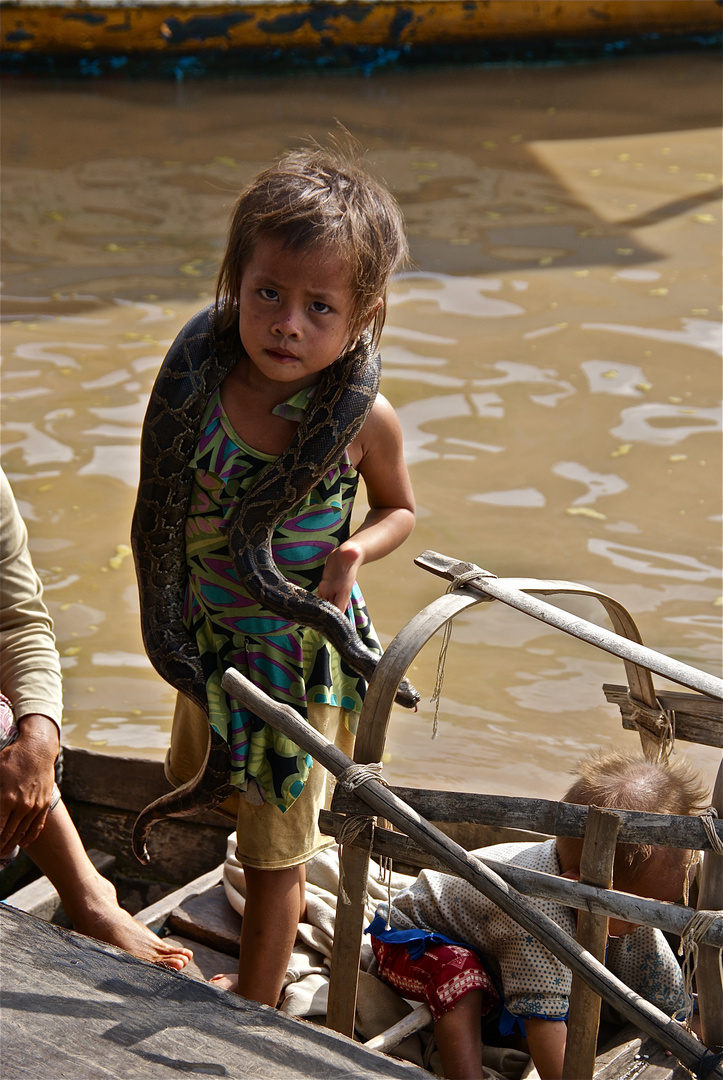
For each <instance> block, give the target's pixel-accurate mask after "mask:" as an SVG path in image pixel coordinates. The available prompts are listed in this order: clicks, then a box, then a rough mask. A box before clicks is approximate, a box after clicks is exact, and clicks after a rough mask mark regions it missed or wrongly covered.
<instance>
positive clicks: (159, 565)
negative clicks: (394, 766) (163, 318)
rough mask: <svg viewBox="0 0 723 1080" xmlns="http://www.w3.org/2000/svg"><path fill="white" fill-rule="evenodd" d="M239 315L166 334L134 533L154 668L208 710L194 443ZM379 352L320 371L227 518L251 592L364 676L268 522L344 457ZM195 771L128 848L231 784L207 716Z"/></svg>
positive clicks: (359, 659)
mask: <svg viewBox="0 0 723 1080" xmlns="http://www.w3.org/2000/svg"><path fill="white" fill-rule="evenodd" d="M240 350H241V346H240V343H239V338H238V331H237V329H236V327H235V326H232V327H231V328H230V329H229V330H226V331H221V330H220V329H219V327H218V319H217V316H216V313H215V311H214V308H213V307H208V308H205V309H204V310H203V311H201V312H199V313H198V314H197V315H195V316H194V317H193V318H192V319H191V320H190V322H188V323H187V324H186V326H185V327H184V329H183V330H182V331H181V333H180V334H179V335H178V337H177V338H176V340H175V341H174V343H173V345H172V346H171V348H170V350H169V352H168V355H167V356H166V359H165V360H164V362H163V365H162V367H161V370H160V372H159V374H158V378H157V379H156V383H155V385H154V387H153V391H152V394H151V398H150V402H149V405H148V411H147V413H146V418H145V422H144V426H143V436H142V439H141V479H140V486H139V489H138V499H137V502H136V508H135V513H134V515H133V525H132V530H131V542H132V545H133V555H134V558H135V563H136V573H137V576H138V587H139V592H140V602H141V625H142V632H143V641H144V644H145V647H146V652H147V653H148V656H149V658H150V660H151V663H152V664H153V666H154V667H155V669H156V671H157V672H158V673H159V674H160V675H161V676H162V677H163V678H164V679H165V680H166V681H167V682H169V683H170V684H171V685H172V686H174V687H175V688H176V690H180V691H181V692H182V693H184V694H186V695H187V696H188V697H190V698H191V699H192V700H193V701H195V702H196V704H198V705H199V706H200V707H201V708H202V709H203V710H204V712H206V714H208V704H207V700H206V680H205V677H204V673H203V670H202V667H201V661H200V657H199V653H198V649H197V646H196V642H195V640H194V638H193V636H192V635H191V634H190V633H189V631H188V629H187V628H186V625H185V623H184V620H183V605H184V596H185V590H186V548H185V520H186V513H187V508H188V502H189V498H190V495H191V487H192V483H193V473H192V470H191V469H190V468H189V466H188V462H189V461H190V459H191V456H192V454H193V452H194V450H195V448H196V444H197V441H198V436H199V430H200V425H201V420H202V418H203V414H204V411H205V409H206V404H207V402H208V399H209V396H210V395H211V394H212V393H213V391H214V390H215V389H216V387H217V386H218V385H219V384H220V383H221V381H222V379H223V378H224V376H225V375H226V374H228V372H229V371H231V369H232V368H233V366H234V365H235V364H236V363H237V361H238V360H239V358H240V357H241V355H242V353H241V351H240ZM379 378H380V361H379V357H378V356H373V355H372V354H371V350H370V349H369V348H368V347H366V346H364V345H363V344H360V345H357V346H356V347H355V348H354V349H352V350H351V351H350V352H348V353H346V354H345V355H344V356H342V357H340V359H339V360H337V361H336V363H334V364H332V366H331V367H329V368H327V369H326V370H325V371H324V372H323V373H322V376H321V379H320V381H319V384H318V387H317V390H316V393H315V395H314V397H313V399H312V401H311V403H310V405H309V408H308V409H307V411H306V414H305V416H304V419H303V420H302V421H301V423H300V424H299V427H298V429H297V432H296V435H295V437H294V439H293V441H292V443H291V445H290V446H289V447H288V449H287V450H286V451H285V452H284V453H283V454H281V455H280V456H279V457H278V458H277V459H276V461H275V462H274V463H273V464H272V465H270V466H269V468H268V469H267V470H266V471H265V472H264V473H262V474H261V476H260V477H259V478H258V480H257V481H256V483H255V484H254V485H253V487H252V488H251V489H250V490H249V491H248V492H247V493H246V495H245V497H244V498H242V499H241V500H240V502H239V506H238V508H237V509H236V511H235V514H234V517H233V519H232V521H231V525H230V529H229V547H230V549H231V552H232V555H233V557H234V563H235V567H236V571H237V573H238V575H239V578H240V580H241V581H243V583H244V586H245V588H246V589H247V591H248V592H249V593H250V595H251V596H252V597H253V599H254V600H256V601H257V602H258V603H260V604H263V606H264V607H265V608H267V609H268V610H269V611H272V612H274V613H275V614H278V615H282V616H285V617H287V618H289V619H290V620H292V621H293V622H296V623H298V624H300V625H304V626H311V627H313V628H314V629H316V630H319V631H320V633H322V634H323V635H324V636H325V637H326V638H327V639H328V640H329V641H330V642H331V643H332V645H334V647H335V648H336V649H337V650H338V651H339V652H340V653H341V655H342V656H343V657H344V659H345V660H346V661H347V662H348V664H349V665H350V666H351V667H352V669H353V670H354V671H356V672H358V673H359V674H361V675H363V676H364V677H365V678H367V679H369V678H370V677H371V675H372V673H373V672H374V669H375V667H376V664H377V662H378V659H379V658H378V657H377V656H375V654H374V653H372V652H370V651H369V650H368V649H367V648H366V647H365V646H364V645H363V644H362V642H361V641H360V640H359V637H358V636H357V634H356V631H355V630H354V628H353V626H352V624H351V623H350V621H349V620H348V619H347V618H346V616H345V615H343V614H342V612H340V611H339V610H338V609H337V608H336V607H334V605H333V604H330V603H328V602H327V601H325V600H321V599H320V598H319V597H318V596H315V595H314V594H313V593H310V592H308V591H307V590H306V589H302V588H300V587H299V586H297V585H294V584H293V583H292V582H290V581H287V579H286V578H284V577H283V575H281V574H280V573H279V571H278V570H277V568H276V565H275V564H274V560H273V556H272V552H271V539H272V535H273V531H274V528H275V527H276V525H277V524H279V523H280V522H281V521H283V520H285V518H286V517H287V516H288V513H289V512H290V511H291V510H292V509H293V508H294V507H295V506H296V505H297V504H298V503H299V502H300V501H301V499H303V498H304V496H305V495H306V494H308V492H309V491H311V490H312V488H314V487H315V486H316V484H317V483H318V482H319V481H320V480H321V478H322V477H323V476H324V475H325V473H326V472H327V471H328V470H329V469H330V468H331V467H332V466H333V465H334V464H335V463H336V462H338V461H339V459H340V457H341V455H342V454H343V452H344V450H345V448H346V447H347V446H348V445H349V444H350V443H351V442H352V440H353V439H354V438H355V437H356V435H357V434H358V432H359V431H360V429H361V427H362V425H363V423H364V421H365V420H366V418H367V416H368V414H369V411H370V409H371V407H372V405H373V403H374V398H375V397H376V393H377V389H378V387H379ZM397 700H398V701H399V702H400V703H401V704H403V705H406V706H408V707H410V708H411V707H413V706H414V705H415V704H416V703H417V701H418V700H419V694H418V693H417V691H416V690H415V689H414V687H413V686H411V684H410V683H408V682H407V680H406V679H405V680H403V681H402V683H400V686H399V691H398V694H397ZM210 736H211V737H210V740H209V746H208V752H207V754H206V760H205V761H204V764H203V765H202V767H201V769H200V770H199V772H198V774H197V775H196V776H195V777H194V778H193V779H192V780H190V781H189V782H188V783H186V784H183V785H182V786H181V787H179V788H177V789H176V790H175V791H172V792H169V793H168V794H167V795H163V796H162V797H161V798H159V799H156V800H155V801H154V802H152V803H150V805H149V806H147V807H146V808H145V810H143V811H142V812H141V813H140V814H139V816H138V818H137V820H136V823H135V825H134V827H133V851H134V852H135V854H136V856H137V858H138V859H139V860H140V861H141V862H149V861H150V859H149V855H148V851H147V848H146V840H147V837H148V832H149V830H150V828H151V826H152V825H153V823H154V822H155V821H158V820H159V819H160V818H163V817H185V816H187V815H189V814H195V813H198V812H200V811H201V810H209V809H213V807H214V806H217V805H218V804H219V803H220V802H222V801H223V800H224V799H226V798H227V797H228V796H229V795H230V794H231V793H232V792H233V791H234V790H235V789H234V788H233V787H232V785H231V784H230V783H229V775H230V766H231V757H230V751H229V747H228V744H227V743H226V742H225V741H224V740H223V739H222V738H221V736H220V735H218V733H217V732H216V731H215V730H214V729H213V728H210Z"/></svg>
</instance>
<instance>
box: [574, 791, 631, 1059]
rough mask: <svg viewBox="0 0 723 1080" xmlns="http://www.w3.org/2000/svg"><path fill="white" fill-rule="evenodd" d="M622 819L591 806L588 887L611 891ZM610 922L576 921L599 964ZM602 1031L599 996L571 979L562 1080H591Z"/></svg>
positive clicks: (587, 917)
mask: <svg viewBox="0 0 723 1080" xmlns="http://www.w3.org/2000/svg"><path fill="white" fill-rule="evenodd" d="M619 830H620V818H619V817H618V815H617V814H616V813H615V812H614V811H612V810H603V809H601V808H600V807H598V806H591V807H590V808H589V812H588V818H587V828H586V829H585V839H584V841H583V845H582V855H581V856H580V880H581V881H582V882H583V883H584V884H585V885H596V886H597V887H598V888H602V889H609V888H611V886H612V883H613V862H614V860H615V841H616V839H617V835H618V832H619ZM607 939H608V921H607V918H606V917H605V916H604V915H593V914H591V913H590V912H589V911H581V912H580V914H579V915H578V917H577V940H578V943H579V944H580V945H581V946H582V948H583V949H587V951H588V952H589V953H590V955H591V956H594V957H595V959H596V960H599V961H600V963H601V964H602V963H604V962H605V947H606V945H607ZM599 1027H600V996H599V994H596V993H595V991H594V990H593V989H592V988H591V987H590V986H588V984H587V982H585V980H584V979H581V978H580V976H579V975H577V974H574V975H573V976H572V987H571V989H570V1015H569V1019H568V1021H567V1042H566V1044H565V1061H564V1063H563V1066H562V1078H563V1080H592V1076H593V1073H594V1071H595V1055H596V1052H597V1034H598V1029H599Z"/></svg>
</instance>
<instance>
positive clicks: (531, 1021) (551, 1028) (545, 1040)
mask: <svg viewBox="0 0 723 1080" xmlns="http://www.w3.org/2000/svg"><path fill="white" fill-rule="evenodd" d="M525 1032H526V1034H527V1045H528V1047H529V1050H530V1056H531V1058H532V1062H533V1064H534V1066H535V1068H536V1069H537V1072H538V1074H539V1076H540V1080H560V1077H561V1076H562V1063H563V1061H564V1059H565V1042H566V1039H567V1024H566V1023H565V1021H564V1020H543V1019H541V1018H540V1017H539V1016H532V1017H529V1018H526V1019H525Z"/></svg>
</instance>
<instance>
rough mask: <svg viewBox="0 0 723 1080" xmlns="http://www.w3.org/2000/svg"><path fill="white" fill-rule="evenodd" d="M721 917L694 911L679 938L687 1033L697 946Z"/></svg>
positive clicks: (722, 915)
mask: <svg viewBox="0 0 723 1080" xmlns="http://www.w3.org/2000/svg"><path fill="white" fill-rule="evenodd" d="M721 917H723V911H696V913H695V914H694V915H693V917H692V918H691V919H690V921H689V922H688V923H687V925H686V927H685V929H684V930H683V933H682V934H681V936H680V945H679V946H678V956H682V957H683V962H682V964H681V966H680V967H681V972H682V975H683V984H684V993H685V1020H684V1024H685V1027H686V1028H687V1030H688V1031H690V1022H691V1020H692V1018H693V1010H694V999H693V979H694V977H695V969H696V967H697V965H698V946H699V944H700V942H701V941H702V939H703V937H704V936H705V934H706V933H707V932H708V930H710V928H711V926H713V924H714V923H715V922H716V921H717V920H718V919H720V918H721Z"/></svg>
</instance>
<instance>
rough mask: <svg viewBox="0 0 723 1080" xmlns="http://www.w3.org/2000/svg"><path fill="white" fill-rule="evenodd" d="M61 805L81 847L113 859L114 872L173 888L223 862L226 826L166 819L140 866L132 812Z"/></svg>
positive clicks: (70, 802) (68, 803) (69, 801)
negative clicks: (134, 845)
mask: <svg viewBox="0 0 723 1080" xmlns="http://www.w3.org/2000/svg"><path fill="white" fill-rule="evenodd" d="M63 801H64V802H65V803H66V806H67V807H68V811H69V813H70V816H71V817H72V818H73V821H74V822H75V825H76V828H77V829H78V832H79V833H80V836H81V839H82V840H83V843H84V844H85V846H86V848H88V847H94V848H99V849H100V850H102V851H110V852H111V853H112V854H114V855H116V857H117V859H118V866H119V869H120V868H124V869H126V870H129V871H130V873H132V874H133V875H134V876H136V877H138V878H139V879H141V880H146V879H149V878H150V879H156V878H160V879H163V880H167V881H170V882H172V883H174V884H178V883H179V882H183V881H188V879H189V878H195V877H198V876H199V875H200V874H204V873H206V872H207V871H209V870H211V869H213V867H215V866H217V865H218V863H219V862H222V861H223V859H225V857H226V842H227V833H228V831H229V827H228V826H226V827H225V828H224V827H221V828H212V827H210V826H208V825H198V824H194V823H193V822H191V821H184V820H180V819H174V818H167V819H165V820H163V821H161V822H159V823H158V824H157V825H156V826H155V827H154V829H153V831H152V832H151V835H150V837H149V844H148V850H149V851H150V853H151V862H150V865H149V866H148V867H144V866H142V865H141V863H139V862H138V860H137V859H136V858H135V856H134V855H133V851H132V848H131V833H132V831H133V824H134V822H135V820H136V813H135V811H127V810H117V809H114V808H113V807H103V806H98V807H93V806H92V805H91V804H88V803H78V802H76V801H75V800H74V799H72V798H68V799H67V800H66V799H65V798H64V800H63Z"/></svg>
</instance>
